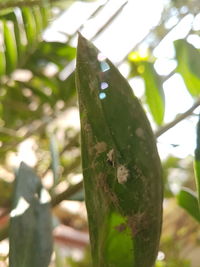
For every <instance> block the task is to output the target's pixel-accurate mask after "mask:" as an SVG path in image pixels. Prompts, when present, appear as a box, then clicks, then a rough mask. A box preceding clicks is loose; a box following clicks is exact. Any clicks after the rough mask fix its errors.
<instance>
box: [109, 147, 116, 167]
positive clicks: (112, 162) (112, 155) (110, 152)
mask: <svg viewBox="0 0 200 267" xmlns="http://www.w3.org/2000/svg"><path fill="white" fill-rule="evenodd" d="M107 161H108V162H109V163H110V164H111V165H112V166H113V167H114V165H115V162H114V149H111V150H110V151H109V152H108V153H107Z"/></svg>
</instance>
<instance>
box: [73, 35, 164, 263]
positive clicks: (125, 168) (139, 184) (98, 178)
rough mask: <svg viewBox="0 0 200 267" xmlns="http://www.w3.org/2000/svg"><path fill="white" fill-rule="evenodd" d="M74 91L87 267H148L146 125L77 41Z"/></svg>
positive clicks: (151, 226) (118, 83)
mask: <svg viewBox="0 0 200 267" xmlns="http://www.w3.org/2000/svg"><path fill="white" fill-rule="evenodd" d="M76 83H77V89H78V95H79V106H80V119H81V149H82V167H83V175H84V185H85V199H86V206H87V212H88V219H89V229H90V238H91V247H92V257H93V264H94V266H95V267H100V266H115V267H121V266H127V267H129V266H130V267H152V266H153V264H154V261H155V259H156V256H157V250H158V245H159V238H160V231H161V222H162V197H163V193H162V187H163V186H162V178H161V165H160V161H159V157H158V153H157V149H156V144H155V140H154V136H153V133H152V130H151V127H150V124H149V122H148V120H147V118H146V115H145V113H144V111H143V109H142V107H141V105H140V103H139V101H138V99H137V98H136V97H135V96H134V95H133V92H132V89H131V88H130V86H129V84H128V83H127V81H126V80H125V79H124V78H123V77H122V75H121V74H120V73H119V71H118V70H117V69H116V68H115V67H114V66H113V64H112V63H111V62H110V61H109V60H108V59H105V58H104V57H102V54H101V53H100V52H99V51H98V50H97V49H96V48H95V47H94V46H93V45H92V44H91V43H90V42H88V41H87V40H86V39H85V38H83V37H82V36H79V42H78V52H77V68H76Z"/></svg>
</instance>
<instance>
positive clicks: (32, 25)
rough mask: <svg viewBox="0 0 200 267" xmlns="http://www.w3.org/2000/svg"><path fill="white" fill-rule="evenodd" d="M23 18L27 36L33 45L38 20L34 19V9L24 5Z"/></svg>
mask: <svg viewBox="0 0 200 267" xmlns="http://www.w3.org/2000/svg"><path fill="white" fill-rule="evenodd" d="M22 18H23V22H24V27H25V32H26V37H27V41H28V43H29V45H31V46H32V45H33V44H34V42H35V39H36V38H35V37H36V36H37V35H36V33H37V31H36V20H35V19H34V18H35V17H34V14H33V13H32V9H31V8H29V7H24V8H23V9H22Z"/></svg>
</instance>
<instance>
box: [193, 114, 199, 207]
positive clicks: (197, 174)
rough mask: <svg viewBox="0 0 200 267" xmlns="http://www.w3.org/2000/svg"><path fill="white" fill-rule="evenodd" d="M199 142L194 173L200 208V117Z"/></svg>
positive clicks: (197, 143)
mask: <svg viewBox="0 0 200 267" xmlns="http://www.w3.org/2000/svg"><path fill="white" fill-rule="evenodd" d="M196 135H197V138H196V139H197V141H196V149H195V153H194V154H195V158H194V173H195V180H196V186H197V192H198V203H199V207H200V115H199V120H198V123H197V133H196Z"/></svg>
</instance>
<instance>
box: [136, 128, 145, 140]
mask: <svg viewBox="0 0 200 267" xmlns="http://www.w3.org/2000/svg"><path fill="white" fill-rule="evenodd" d="M135 134H136V135H137V136H138V137H141V138H144V131H143V129H142V128H137V129H136V131H135Z"/></svg>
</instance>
